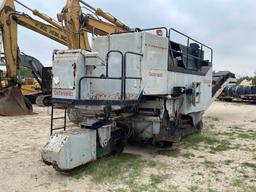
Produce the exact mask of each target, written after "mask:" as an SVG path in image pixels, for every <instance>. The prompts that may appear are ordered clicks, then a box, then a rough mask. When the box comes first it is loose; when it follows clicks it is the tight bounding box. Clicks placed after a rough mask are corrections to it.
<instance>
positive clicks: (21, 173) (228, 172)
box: [0, 102, 256, 192]
mask: <svg viewBox="0 0 256 192" xmlns="http://www.w3.org/2000/svg"><path fill="white" fill-rule="evenodd" d="M35 112H36V113H37V114H35V115H33V116H25V117H0V192H29V191H33V192H44V191H51V192H54V191H56V192H91V191H92V192H94V191H95V192H96V191H97V192H98V191H102V192H103V191H104V192H105V191H113V192H114V191H132V192H136V191H138V192H139V191H150V192H151V191H152V192H153V191H163V192H165V191H166V192H167V191H170V192H172V191H174V192H176V191H177V192H179V191H182V192H183V191H185V192H186V191H191V192H194V191H209V192H213V191H221V192H222V191H224V192H235V191H242V192H243V191H246V192H247V191H249V192H250V191H251V192H255V191H256V106H255V105H247V104H241V103H222V102H216V103H214V104H213V105H212V106H211V108H210V109H209V110H208V111H207V113H206V114H205V117H204V125H205V127H204V130H203V131H202V133H201V134H198V135H194V136H191V137H188V138H186V139H185V140H184V141H183V142H182V143H180V144H177V145H175V146H173V147H172V148H167V149H159V148H155V147H151V146H129V147H127V149H126V150H125V153H124V154H122V155H117V156H111V157H107V158H103V159H101V160H99V161H96V162H94V163H91V164H89V165H86V166H84V167H81V168H80V169H79V170H75V171H73V172H71V173H69V174H62V173H58V172H56V171H55V170H54V169H53V168H52V167H49V166H46V165H44V163H43V162H42V161H41V157H40V150H41V149H42V147H43V146H44V144H45V143H46V142H47V140H48V137H49V127H50V116H49V109H48V108H35ZM59 115H61V114H59Z"/></svg>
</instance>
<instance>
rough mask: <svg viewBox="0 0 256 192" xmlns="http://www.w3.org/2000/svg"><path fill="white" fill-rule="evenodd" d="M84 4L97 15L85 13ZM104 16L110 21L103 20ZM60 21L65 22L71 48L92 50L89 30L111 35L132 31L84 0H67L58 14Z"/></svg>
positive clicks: (98, 33)
mask: <svg viewBox="0 0 256 192" xmlns="http://www.w3.org/2000/svg"><path fill="white" fill-rule="evenodd" d="M80 3H81V4H83V5H84V6H85V7H86V9H88V10H90V12H92V13H93V14H94V15H95V16H96V17H94V16H92V15H90V14H84V13H83V12H82V9H81V5H80ZM99 17H102V18H103V19H105V20H106V21H108V22H105V21H103V20H101V19H100V18H99ZM58 20H59V22H64V24H65V32H66V34H67V36H68V44H69V49H85V50H87V51H90V50H91V48H90V44H89V41H88V32H89V33H92V34H95V35H109V34H112V33H120V32H127V31H131V29H130V27H128V26H126V25H125V24H123V23H122V22H121V21H119V20H118V19H116V18H115V17H113V16H112V15H110V14H108V13H106V12H104V11H103V10H102V9H99V8H98V9H96V8H94V7H92V6H90V5H89V4H87V3H86V2H84V1H82V0H67V3H66V6H65V7H64V8H63V10H62V12H61V13H60V14H58Z"/></svg>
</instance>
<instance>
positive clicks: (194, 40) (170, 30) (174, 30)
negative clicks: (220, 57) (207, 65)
mask: <svg viewBox="0 0 256 192" xmlns="http://www.w3.org/2000/svg"><path fill="white" fill-rule="evenodd" d="M172 31H173V32H175V33H178V34H180V35H181V36H184V37H186V38H187V64H188V56H189V55H190V54H188V52H189V46H190V45H189V44H190V41H193V42H195V43H198V44H200V45H201V46H200V47H201V50H203V48H204V47H205V48H207V49H209V50H210V52H211V63H213V49H212V48H211V47H209V46H207V45H205V44H203V43H201V42H200V41H198V40H196V39H194V38H191V37H190V36H188V35H186V34H184V33H182V32H180V31H178V30H177V29H174V28H170V29H169V38H170V37H171V32H172ZM190 56H192V55H190Z"/></svg>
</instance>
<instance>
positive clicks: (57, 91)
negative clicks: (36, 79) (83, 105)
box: [53, 90, 74, 97]
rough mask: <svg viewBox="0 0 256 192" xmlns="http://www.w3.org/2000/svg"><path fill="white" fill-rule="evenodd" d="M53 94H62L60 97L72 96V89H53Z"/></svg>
mask: <svg viewBox="0 0 256 192" xmlns="http://www.w3.org/2000/svg"><path fill="white" fill-rule="evenodd" d="M53 94H54V95H55V96H62V97H73V96H74V92H73V91H62V90H54V91H53Z"/></svg>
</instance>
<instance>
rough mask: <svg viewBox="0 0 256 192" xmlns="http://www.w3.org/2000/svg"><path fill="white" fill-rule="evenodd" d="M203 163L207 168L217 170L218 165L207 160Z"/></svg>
mask: <svg viewBox="0 0 256 192" xmlns="http://www.w3.org/2000/svg"><path fill="white" fill-rule="evenodd" d="M203 163H204V165H205V167H206V168H216V163H214V162H213V161H208V160H205V161H204V162H203Z"/></svg>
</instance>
